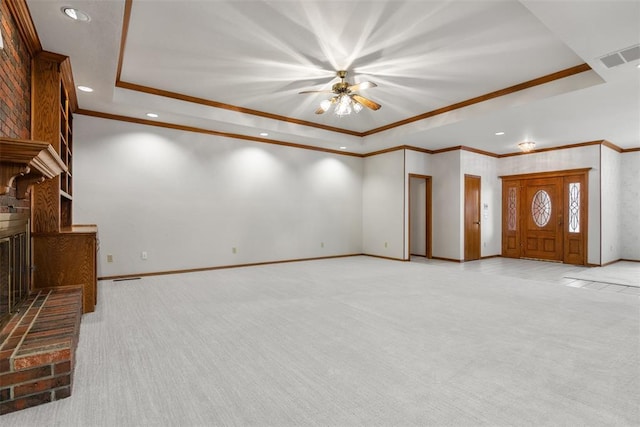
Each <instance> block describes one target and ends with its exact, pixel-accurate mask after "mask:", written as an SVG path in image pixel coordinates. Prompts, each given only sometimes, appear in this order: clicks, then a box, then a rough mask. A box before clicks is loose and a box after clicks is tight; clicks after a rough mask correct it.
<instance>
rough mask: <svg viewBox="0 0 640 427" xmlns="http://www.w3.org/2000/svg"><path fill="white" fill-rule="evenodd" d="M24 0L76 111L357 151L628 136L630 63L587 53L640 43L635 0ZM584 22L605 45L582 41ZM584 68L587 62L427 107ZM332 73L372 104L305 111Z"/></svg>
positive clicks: (637, 89) (634, 106)
mask: <svg viewBox="0 0 640 427" xmlns="http://www.w3.org/2000/svg"><path fill="white" fill-rule="evenodd" d="M27 3H28V5H29V8H30V11H31V14H32V16H33V19H34V23H35V25H36V29H37V31H38V34H39V36H40V38H41V41H42V45H43V47H44V49H45V50H49V51H54V52H57V53H61V54H65V55H69V56H70V57H71V62H72V67H73V70H74V76H75V80H76V84H83V85H88V86H92V87H94V88H95V89H96V91H95V92H94V93H92V94H84V93H79V94H78V97H79V105H80V108H81V109H82V110H90V111H94V112H100V113H107V114H116V115H123V116H127V117H133V118H144V119H146V117H145V116H144V114H145V113H146V112H149V111H154V112H156V113H158V114H159V115H160V117H159V118H158V119H157V120H158V121H162V122H167V123H172V124H178V125H184V126H192V127H197V128H202V129H208V130H215V131H220V132H229V133H235V134H239V135H248V136H256V135H257V133H258V132H263V131H264V132H268V133H269V134H270V135H269V138H275V139H278V140H281V141H287V142H292V143H298V144H304V145H311V146H317V147H322V148H331V149H335V148H337V147H336V146H337V145H341V146H343V145H347V146H348V149H349V151H353V152H357V153H362V152H371V151H375V150H378V149H384V148H388V147H391V146H396V145H401V144H408V145H414V146H418V147H422V148H427V149H438V148H443V147H444V146H450V145H467V146H472V147H475V148H478V149H482V150H487V151H491V152H495V153H503V152H511V151H514V150H515V145H516V144H517V142H520V141H521V140H522V139H524V138H531V139H536V140H537V142H539V144H540V143H542V144H549V145H550V146H557V145H563V144H568V143H578V142H584V141H589V140H595V139H607V140H609V141H611V142H613V143H614V144H617V145H620V146H621V147H623V148H624V147H627V148H629V147H633V146H637V145H638V140H639V138H640V137H639V136H638V135H639V134H640V128H639V126H640V125H638V120H637V117H638V115H640V105H639V104H640V84H639V81H640V70H638V69H637V68H636V65H637V64H635V63H629V64H624V66H621V67H619V68H620V69H619V70H615V69H611V70H609V69H606V67H604V66H603V65H602V64H601V63H599V61H598V58H599V57H600V56H602V55H605V54H607V53H609V52H610V51H614V50H616V49H621V48H624V47H626V46H631V45H634V44H637V43H638V42H640V40H639V39H640V24H638V22H640V6H639V5H638V3H637V2H617V3H616V2H609V1H602V2H598V1H594V2H586V4H585V2H535V1H531V2H530V1H522V2H519V1H515V0H504V1H476V2H468V1H400V0H391V1H335V2H334V1H332V2H327V1H303V2H301V1H274V2H267V1H145V0H133V1H131V2H124V1H108V2H104V1H102V2H100V1H77V2H74V4H73V6H75V7H78V8H80V9H82V10H83V11H85V12H87V13H88V14H89V15H90V16H91V21H90V22H89V23H78V22H73V21H70V20H69V19H67V18H66V17H65V16H63V15H62V14H61V13H60V8H61V7H62V6H64V5H66V3H64V4H63V3H61V2H57V1H42V0H30V1H28V2H27ZM610 3H613V6H611V5H610ZM554 5H555V6H554ZM634 14H635V16H634ZM634 18H639V19H637V20H636V19H634ZM595 19H598V20H599V22H596V21H595ZM571 20H573V21H577V24H575V23H574V24H571V25H567V22H570V21H571ZM592 20H594V21H593V22H590V21H592ZM586 23H590V24H591V25H585V24H586ZM579 24H582V25H579ZM596 24H597V25H598V28H599V29H600V31H599V32H598V35H599V36H600V38H601V39H607V40H608V41H606V40H599V41H598V42H597V43H587V44H585V42H584V38H585V37H591V38H593V37H594V35H593V31H594V26H595V25H596ZM634 31H635V32H634ZM636 62H638V61H636ZM585 63H586V64H588V66H590V67H591V68H592V69H589V67H586V70H587V71H582V70H580V71H581V72H576V73H575V74H573V75H570V76H568V77H564V78H561V79H557V80H554V81H552V82H550V83H546V84H542V85H537V86H534V87H531V88H528V89H525V90H522V91H517V92H512V93H507V94H506V95H505V96H500V97H494V98H492V99H490V100H486V101H484V102H480V103H473V104H470V105H469V106H465V107H464V108H457V109H452V111H449V112H446V113H443V114H437V115H433V116H429V114H427V113H429V112H433V111H436V110H439V109H447V108H448V107H451V106H455V105H456V104H458V103H461V102H465V101H467V100H471V99H474V98H477V97H482V96H483V95H486V94H490V93H494V92H496V91H500V90H502V89H505V88H509V87H512V86H514V85H518V84H521V83H524V82H528V81H531V80H534V79H537V78H540V77H543V76H547V75H549V74H552V73H556V72H559V71H562V70H567V69H571V68H572V67H576V66H580V65H581V64H585ZM338 69H346V70H348V71H349V76H348V80H349V81H350V82H351V83H358V82H361V81H365V80H370V81H372V82H375V83H376V84H377V85H378V87H375V88H370V89H366V90H364V91H362V94H363V95H365V96H367V97H368V98H371V99H373V100H375V101H376V102H378V103H380V104H382V105H383V107H382V108H381V109H380V110H379V111H371V110H367V109H365V110H364V111H362V112H361V113H359V114H352V115H350V116H346V117H337V116H335V115H334V114H332V113H330V112H327V113H325V114H323V115H317V114H314V111H315V109H316V108H317V106H318V104H319V103H320V101H321V100H323V99H326V98H327V97H329V96H330V95H329V94H306V95H300V94H298V92H299V91H301V90H306V89H330V87H331V85H332V84H333V83H335V82H337V81H338V79H337V78H336V77H335V72H336V71H337V70H338ZM508 92H509V91H508ZM605 107H606V108H605ZM567 110H570V111H571V112H572V114H568V112H567ZM634 114H635V120H634V119H633V118H632V117H633V115H634ZM603 115H604V117H603ZM416 117H421V119H420V120H415V119H414V118H416ZM605 119H606V120H605ZM561 120H564V124H565V126H563V125H562V123H561V122H560V121H561ZM403 121H407V122H408V123H406V124H403ZM387 128H388V130H383V129H387ZM497 131H504V132H505V135H504V136H503V137H502V138H498V139H497V138H496V136H495V132H497ZM634 132H635V135H634Z"/></svg>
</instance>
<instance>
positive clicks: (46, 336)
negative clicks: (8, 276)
mask: <svg viewBox="0 0 640 427" xmlns="http://www.w3.org/2000/svg"><path fill="white" fill-rule="evenodd" d="M81 316H82V289H81V288H69V289H57V290H41V291H39V292H37V293H34V294H33V295H31V296H30V297H29V298H28V299H27V300H26V301H25V302H24V303H23V305H22V306H21V310H20V312H19V313H17V314H16V315H15V316H14V317H13V318H12V319H11V320H10V321H9V323H8V324H7V325H6V326H5V327H4V328H3V329H2V332H0V343H2V344H1V345H0V415H2V414H6V413H9V412H13V411H17V410H20V409H24V408H29V407H31V406H36V405H40V404H42V403H46V402H51V401H54V400H58V399H64V398H65V397H69V396H70V395H71V385H72V379H73V369H74V366H75V349H76V346H77V344H78V338H79V334H80V318H81Z"/></svg>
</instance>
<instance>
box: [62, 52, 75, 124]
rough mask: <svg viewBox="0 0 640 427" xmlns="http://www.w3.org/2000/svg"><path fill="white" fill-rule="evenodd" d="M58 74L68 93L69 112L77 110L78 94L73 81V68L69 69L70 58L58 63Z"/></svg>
mask: <svg viewBox="0 0 640 427" xmlns="http://www.w3.org/2000/svg"><path fill="white" fill-rule="evenodd" d="M60 75H61V78H62V84H63V85H64V87H65V88H66V89H67V93H68V94H69V104H70V105H69V107H70V108H71V112H72V113H75V112H76V111H78V95H77V94H76V85H75V83H74V81H73V70H71V58H66V59H65V60H64V61H62V62H61V63H60Z"/></svg>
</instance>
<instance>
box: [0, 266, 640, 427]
mask: <svg viewBox="0 0 640 427" xmlns="http://www.w3.org/2000/svg"><path fill="white" fill-rule="evenodd" d="M526 274H527V273H526V271H523V275H526ZM639 301H640V300H639V298H638V297H637V296H631V295H624V294H620V293H609V292H600V291H594V290H590V289H576V288H571V287H566V286H559V285H558V284H555V283H549V282H543V281H533V280H525V279H518V278H513V277H506V276H500V275H496V274H492V275H486V274H483V273H479V272H467V271H460V270H457V269H455V268H446V267H441V266H433V265H429V264H421V263H402V262H397V261H388V260H382V259H375V258H370V257H353V258H342V259H333V260H322V261H310V262H298V263H290V264H277V265H265V266H258V267H249V268H240V269H230V270H219V271H212V272H203V273H193V274H185V275H174V276H158V277H151V278H145V279H142V280H138V281H131V282H118V283H113V282H102V283H100V286H99V303H98V306H97V311H96V312H95V313H92V314H87V315H85V316H84V318H83V322H82V328H81V339H80V344H79V347H78V355H77V367H76V375H75V378H74V381H75V383H74V390H73V395H72V396H71V397H70V398H68V399H64V400H61V401H58V402H54V403H50V404H46V405H41V406H38V407H35V408H31V409H27V410H25V411H21V412H17V413H12V414H8V415H5V416H2V417H1V418H0V423H1V424H2V426H3V427H4V426H7V427H8V426H44V425H47V426H152V425H153V426H156V425H157V426H160V425H163V426H165V425H166V426H245V425H246V426H361V425H362V426H405V425H406V426H413V425H434V426H444V425H448V426H476V425H491V426H545V425H549V426H551V425H554V426H555V425H566V426H578V425H580V426H603V425H610V426H632V425H634V426H637V425H638V424H639V423H640V408H639V406H638V402H640V368H639V367H640V357H639V336H640V335H639V328H640V314H639Z"/></svg>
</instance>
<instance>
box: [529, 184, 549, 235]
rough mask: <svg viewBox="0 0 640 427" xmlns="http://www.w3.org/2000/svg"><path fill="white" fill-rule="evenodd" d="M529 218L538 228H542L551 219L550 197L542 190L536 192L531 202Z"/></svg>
mask: <svg viewBox="0 0 640 427" xmlns="http://www.w3.org/2000/svg"><path fill="white" fill-rule="evenodd" d="M531 216H532V217H533V222H535V223H536V225H537V226H538V227H544V226H545V225H547V224H548V223H549V220H550V219H551V197H549V193H547V192H546V191H544V190H538V191H537V192H536V194H535V195H534V196H533V200H532V201H531Z"/></svg>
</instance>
